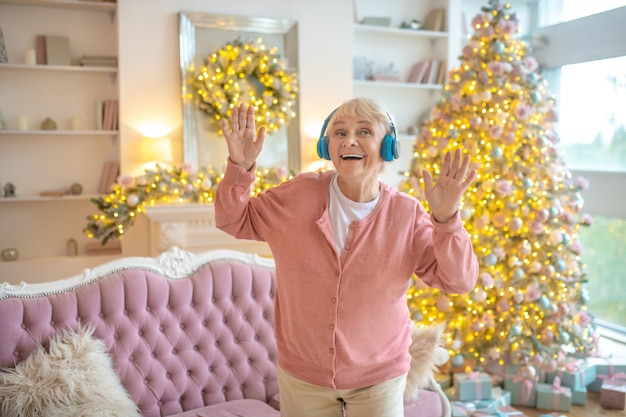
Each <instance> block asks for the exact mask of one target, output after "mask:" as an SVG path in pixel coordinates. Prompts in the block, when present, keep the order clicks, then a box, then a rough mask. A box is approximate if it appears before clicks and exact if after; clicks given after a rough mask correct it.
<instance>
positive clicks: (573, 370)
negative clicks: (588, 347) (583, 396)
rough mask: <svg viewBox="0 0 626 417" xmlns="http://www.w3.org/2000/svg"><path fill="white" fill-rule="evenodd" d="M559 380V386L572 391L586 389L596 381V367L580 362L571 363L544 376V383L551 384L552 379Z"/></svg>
mask: <svg viewBox="0 0 626 417" xmlns="http://www.w3.org/2000/svg"><path fill="white" fill-rule="evenodd" d="M557 376H558V377H559V378H560V379H561V385H563V386H566V387H570V388H572V389H577V390H582V389H586V388H587V385H589V384H591V383H592V382H594V381H595V379H596V366H594V365H592V364H590V363H588V362H586V361H582V360H578V361H575V362H571V363H570V364H569V365H568V366H566V367H564V368H562V369H557V370H556V371H554V372H548V373H547V374H546V383H548V384H552V383H553V382H554V378H556V377H557Z"/></svg>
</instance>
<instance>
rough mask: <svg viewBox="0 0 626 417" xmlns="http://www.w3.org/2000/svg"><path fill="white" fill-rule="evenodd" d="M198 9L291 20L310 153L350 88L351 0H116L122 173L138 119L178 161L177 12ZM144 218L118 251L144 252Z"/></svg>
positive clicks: (127, 169) (138, 158)
mask: <svg viewBox="0 0 626 417" xmlns="http://www.w3.org/2000/svg"><path fill="white" fill-rule="evenodd" d="M180 11H188V12H206V13H221V14H229V15H244V16H261V17H274V18H288V19H294V20H296V21H297V22H298V39H299V58H298V60H299V87H300V128H301V166H302V167H303V169H305V168H306V167H307V166H308V165H309V164H310V163H312V162H314V161H316V160H317V159H318V158H317V155H316V153H315V144H316V140H317V135H318V134H319V129H320V127H321V125H322V123H323V121H324V119H325V118H326V116H327V113H329V112H330V111H332V109H333V108H335V107H336V106H337V105H338V104H340V103H341V102H342V101H343V100H345V99H348V98H350V97H351V94H352V51H351V48H352V21H353V9H352V2H351V1H342V2H337V1H332V0H316V1H306V0H291V1H281V0H239V1H237V2H232V1H231V2H229V1H225V2H216V1H206V0H159V1H154V0H118V17H117V19H118V25H119V66H120V68H119V86H120V120H122V121H123V125H122V126H120V129H121V139H120V140H121V145H122V146H121V149H122V151H121V153H122V155H121V169H122V173H127V174H131V175H137V174H139V173H141V172H142V170H143V166H144V164H145V163H146V162H148V161H147V160H146V159H144V156H145V155H146V152H145V146H146V145H145V144H146V140H145V138H144V136H143V134H142V133H140V131H143V127H144V126H145V125H146V124H152V123H162V124H163V125H164V126H165V128H166V130H167V134H166V136H167V137H169V138H170V141H171V144H172V150H173V155H174V159H173V163H174V164H181V163H182V162H183V160H182V159H183V157H182V108H181V99H180V87H181V84H180V69H179V68H180V67H179V55H178V54H179V48H178V13H179V12H180ZM148 233H149V232H148V226H147V221H146V220H145V219H144V218H140V219H138V220H137V223H136V224H135V226H133V227H132V228H131V229H130V230H129V232H128V235H127V236H126V237H125V243H124V253H125V255H143V254H146V253H148V252H149V248H148V245H149V244H148V242H149V236H148Z"/></svg>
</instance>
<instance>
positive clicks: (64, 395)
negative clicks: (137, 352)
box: [0, 329, 140, 417]
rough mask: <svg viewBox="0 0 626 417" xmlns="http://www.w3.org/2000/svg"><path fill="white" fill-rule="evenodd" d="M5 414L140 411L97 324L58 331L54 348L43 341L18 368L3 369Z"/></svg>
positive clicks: (110, 415) (78, 416)
mask: <svg viewBox="0 0 626 417" xmlns="http://www.w3.org/2000/svg"><path fill="white" fill-rule="evenodd" d="M0 415H2V416H6V417H14V416H15V417H18V416H20V417H22V416H46V417H57V416H59V417H61V416H64V417H65V416H73V417H100V416H102V417H104V416H107V417H130V416H140V414H139V411H138V409H137V407H136V405H135V404H134V403H133V401H132V400H131V399H130V397H129V396H128V393H127V392H126V390H125V389H124V387H123V386H122V384H121V383H120V380H119V377H118V375H117V373H116V372H115V370H114V369H113V366H112V361H111V358H110V356H109V355H108V353H107V351H106V347H105V345H104V342H103V341H102V340H100V339H97V338H95V337H93V330H92V329H80V330H78V331H75V332H74V331H67V332H65V333H62V334H59V335H57V336H56V337H54V338H53V339H51V340H50V349H49V352H46V350H45V349H44V348H43V347H42V346H39V347H38V348H37V349H36V350H35V351H34V352H33V353H32V354H31V355H30V356H29V357H28V358H26V360H24V361H22V362H20V363H19V364H18V365H17V366H16V367H15V368H10V369H4V370H2V372H0Z"/></svg>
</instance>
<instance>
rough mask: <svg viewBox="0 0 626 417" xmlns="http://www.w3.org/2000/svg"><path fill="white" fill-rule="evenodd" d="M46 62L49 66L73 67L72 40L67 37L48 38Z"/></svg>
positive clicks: (49, 36)
mask: <svg viewBox="0 0 626 417" xmlns="http://www.w3.org/2000/svg"><path fill="white" fill-rule="evenodd" d="M46 62H47V64H48V65H71V64H72V62H71V59H70V39H69V38H68V37H67V36H51V35H48V36H46Z"/></svg>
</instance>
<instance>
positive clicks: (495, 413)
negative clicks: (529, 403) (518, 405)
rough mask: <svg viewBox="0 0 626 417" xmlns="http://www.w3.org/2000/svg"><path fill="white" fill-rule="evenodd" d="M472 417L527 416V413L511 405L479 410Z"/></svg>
mask: <svg viewBox="0 0 626 417" xmlns="http://www.w3.org/2000/svg"><path fill="white" fill-rule="evenodd" d="M472 417H527V416H526V414H524V413H522V412H521V411H519V410H516V409H515V408H513V407H510V406H500V407H496V408H493V409H488V410H478V411H476V412H475V413H474V414H472Z"/></svg>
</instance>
